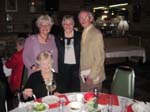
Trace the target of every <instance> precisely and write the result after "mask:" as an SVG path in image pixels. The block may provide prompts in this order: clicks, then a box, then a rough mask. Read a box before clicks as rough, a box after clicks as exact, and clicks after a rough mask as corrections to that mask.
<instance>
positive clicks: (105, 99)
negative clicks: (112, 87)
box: [98, 94, 119, 106]
mask: <svg viewBox="0 0 150 112" xmlns="http://www.w3.org/2000/svg"><path fill="white" fill-rule="evenodd" d="M110 100H111V103H112V105H116V106H118V105H119V101H118V96H117V95H112V94H100V95H99V99H98V103H99V104H103V105H106V104H108V103H109V101H110Z"/></svg>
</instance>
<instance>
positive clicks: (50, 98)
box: [42, 95, 59, 105]
mask: <svg viewBox="0 0 150 112" xmlns="http://www.w3.org/2000/svg"><path fill="white" fill-rule="evenodd" d="M42 102H43V103H46V104H48V105H49V104H54V103H57V102H59V97H57V96H54V95H52V96H46V97H44V98H42Z"/></svg>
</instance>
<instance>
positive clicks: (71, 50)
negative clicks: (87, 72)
mask: <svg viewBox="0 0 150 112" xmlns="http://www.w3.org/2000/svg"><path fill="white" fill-rule="evenodd" d="M74 24H75V23H74V19H73V17H72V16H70V15H66V16H64V17H63V19H62V26H63V29H64V33H63V35H61V36H59V37H58V38H56V45H57V48H58V68H59V73H60V75H61V79H62V85H63V89H64V90H63V91H64V92H79V91H80V80H79V65H80V64H79V62H80V41H81V33H79V32H78V31H75V30H74Z"/></svg>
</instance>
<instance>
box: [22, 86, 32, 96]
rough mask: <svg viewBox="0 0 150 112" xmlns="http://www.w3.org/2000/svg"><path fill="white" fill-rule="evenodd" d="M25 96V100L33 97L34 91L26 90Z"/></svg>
mask: <svg viewBox="0 0 150 112" xmlns="http://www.w3.org/2000/svg"><path fill="white" fill-rule="evenodd" d="M23 96H24V98H28V97H32V96H33V90H32V89H30V88H27V89H24V91H23Z"/></svg>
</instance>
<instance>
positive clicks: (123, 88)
mask: <svg viewBox="0 0 150 112" xmlns="http://www.w3.org/2000/svg"><path fill="white" fill-rule="evenodd" d="M134 83H135V73H134V70H133V69H132V68H130V67H129V66H120V67H118V68H117V69H116V71H115V74H114V77H113V81H112V84H111V93H112V94H117V95H120V96H125V97H129V98H133V96H134Z"/></svg>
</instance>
